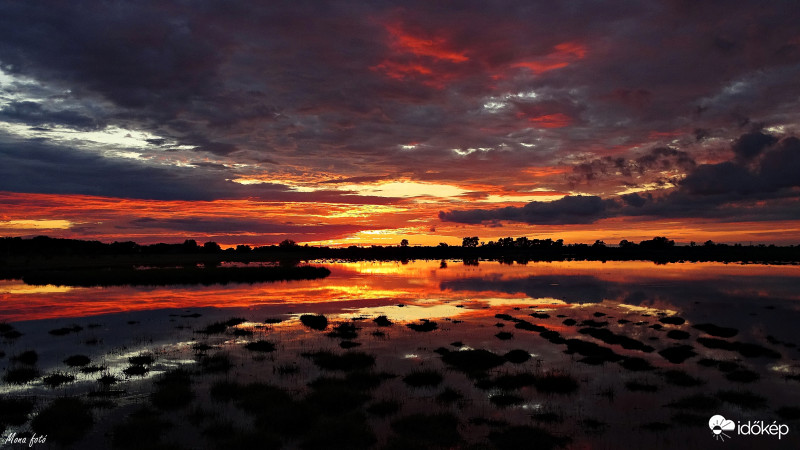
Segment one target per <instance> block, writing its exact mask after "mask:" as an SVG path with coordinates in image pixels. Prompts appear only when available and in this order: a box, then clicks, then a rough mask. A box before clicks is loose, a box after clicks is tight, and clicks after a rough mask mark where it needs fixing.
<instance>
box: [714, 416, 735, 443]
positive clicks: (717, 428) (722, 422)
mask: <svg viewBox="0 0 800 450" xmlns="http://www.w3.org/2000/svg"><path fill="white" fill-rule="evenodd" d="M708 428H711V432H712V433H713V436H714V439H719V440H720V441H722V442H725V438H730V436H728V435H727V434H725V431H733V430H734V429H736V424H735V423H733V421H732V420H727V419H726V418H724V417H722V416H720V415H719V414H717V415H716V416H712V417H711V418H710V419H708Z"/></svg>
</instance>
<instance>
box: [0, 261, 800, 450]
mask: <svg viewBox="0 0 800 450" xmlns="http://www.w3.org/2000/svg"><path fill="white" fill-rule="evenodd" d="M328 267H330V268H331V270H332V275H331V276H330V277H329V278H326V279H323V280H314V281H301V282H285V283H272V284H254V285H229V286H211V287H173V288H149V289H147V288H135V289H134V288H123V287H117V288H105V289H100V288H98V289H78V290H69V289H64V290H58V289H55V290H54V289H50V288H48V289H47V290H46V291H45V292H42V291H37V290H36V289H37V288H34V289H33V290H26V289H25V288H24V287H21V286H20V285H19V283H16V284H13V283H11V282H7V283H6V284H4V285H0V286H20V287H16V288H13V289H12V288H7V289H5V290H0V292H2V294H0V296H1V298H2V304H0V318H3V319H5V320H12V321H14V323H13V324H14V326H15V327H16V328H17V329H19V330H20V331H21V332H23V333H24V335H23V336H22V337H21V338H20V339H18V340H16V341H14V342H4V343H2V344H1V345H0V349H2V350H4V351H5V352H6V353H7V354H8V355H9V356H10V355H13V354H16V353H19V352H21V351H24V350H26V349H31V348H32V349H36V350H37V352H39V354H40V361H39V363H38V366H39V367H40V369H41V371H42V373H43V374H48V373H51V372H52V371H55V370H68V369H66V368H65V367H64V364H63V363H62V361H63V359H64V358H65V357H67V356H69V355H71V354H77V353H83V354H86V355H88V356H90V357H91V358H92V359H93V363H96V364H101V365H104V366H105V367H106V368H107V370H108V371H109V372H110V373H113V374H116V375H118V376H120V377H121V378H123V379H125V377H124V375H121V371H122V370H123V369H124V368H125V367H127V365H128V362H127V360H128V357H129V356H133V355H137V354H139V353H141V352H153V353H154V354H155V355H156V357H157V358H156V363H155V365H154V366H153V370H152V371H151V372H150V374H149V375H148V377H149V378H150V379H152V377H153V376H155V375H157V374H159V373H163V372H164V371H165V370H168V369H169V368H171V367H175V366H176V365H179V364H189V363H193V362H194V361H195V359H194V352H193V350H192V346H193V345H194V344H195V343H197V342H205V343H208V344H210V345H213V346H215V350H212V353H213V352H216V351H223V352H225V353H226V354H228V355H230V357H231V358H232V359H233V361H234V363H235V367H236V368H235V369H234V373H233V375H231V376H232V377H234V378H236V379H242V380H247V381H248V382H249V381H253V380H259V379H263V377H265V376H271V377H270V378H269V380H270V382H271V383H276V384H278V385H280V386H282V387H285V388H287V389H293V390H296V391H297V392H301V393H302V392H305V391H307V390H308V386H307V385H306V384H305V383H306V382H307V381H308V380H313V379H315V378H316V377H318V376H320V375H331V374H330V373H326V372H324V371H321V370H320V369H319V368H317V367H316V366H314V365H313V364H312V362H311V361H310V360H308V359H306V358H300V357H298V355H299V354H300V353H303V352H309V351H316V350H319V349H328V350H333V351H336V352H340V351H341V349H340V348H339V347H338V342H339V340H337V339H332V338H329V337H327V336H326V335H325V333H324V332H318V331H312V330H309V329H308V328H305V327H303V326H301V325H300V324H299V320H298V317H299V315H300V314H303V313H310V312H313V313H324V314H326V315H327V316H328V317H329V319H330V321H331V327H332V326H333V325H336V324H337V323H341V322H343V321H349V320H354V319H358V318H361V320H357V321H356V322H355V323H357V324H358V326H359V327H361V330H360V331H359V337H358V338H357V339H356V340H357V341H358V342H360V343H362V344H363V345H362V347H359V348H358V349H357V350H363V351H367V352H369V353H371V354H374V355H376V358H377V359H378V367H379V368H380V370H386V371H389V372H391V373H394V374H398V375H400V376H401V377H402V375H404V374H408V373H410V372H412V371H415V370H424V369H434V370H439V371H441V372H442V374H443V376H444V378H445V381H444V383H443V385H445V386H448V387H453V388H455V389H457V390H460V391H462V392H464V393H465V394H466V400H465V402H464V404H463V405H461V406H459V407H458V408H459V409H458V414H459V415H460V416H461V417H463V418H469V417H484V418H488V419H502V420H508V421H511V422H515V423H526V424H534V425H537V424H538V423H537V422H535V421H534V422H531V420H532V419H531V415H532V414H540V413H551V412H552V413H556V414H559V415H562V416H564V417H565V418H566V419H565V421H564V422H563V423H560V424H558V423H557V424H548V425H547V427H549V428H550V429H554V430H558V431H559V432H561V433H563V434H568V435H571V436H574V437H575V442H573V444H574V447H575V448H586V447H588V446H590V445H591V446H592V447H595V446H597V447H600V448H616V447H618V445H617V444H619V442H618V441H616V440H615V439H614V436H615V435H619V434H620V433H625V436H626V439H627V440H626V445H627V446H629V447H631V448H640V447H641V448H644V447H645V446H649V445H650V444H652V443H653V442H656V443H658V442H662V438H663V436H661V435H659V436H655V437H654V435H653V434H652V433H648V432H643V431H636V430H638V428H636V427H638V426H639V425H641V424H642V423H648V422H662V423H671V421H672V417H673V415H674V414H675V413H676V411H675V410H673V409H670V408H666V407H664V405H665V404H666V403H669V402H671V401H674V400H675V399H677V398H680V397H685V396H688V395H691V394H696V393H711V394H713V393H715V392H717V391H718V390H722V389H726V390H750V391H753V392H756V393H757V394H758V395H763V396H765V397H767V398H768V399H769V408H768V409H764V410H753V411H751V410H743V409H741V408H738V407H733V406H731V405H723V406H722V407H721V410H720V411H715V412H719V413H724V414H728V415H731V416H732V417H737V418H740V419H743V420H747V419H754V420H756V419H766V418H768V417H773V416H771V415H770V414H772V413H771V410H772V409H775V408H776V407H778V406H783V405H791V404H797V403H798V402H800V397H798V393H799V392H800V390H798V389H797V386H798V385H797V382H796V381H787V380H785V378H784V376H785V375H788V374H793V375H796V374H800V365H798V362H797V358H798V356H800V354H799V353H798V349H797V348H790V347H786V346H784V345H783V344H772V343H770V342H769V340H768V339H767V336H773V337H774V338H775V339H777V340H778V341H781V342H789V343H800V342H798V341H799V340H800V339H798V337H797V333H796V331H795V330H796V323H798V319H800V311H798V306H800V303H799V302H798V301H799V300H800V267H798V266H757V265H751V266H742V265H724V264H716V263H712V264H672V265H667V266H656V265H654V264H652V263H642V262H609V263H606V264H603V263H599V262H558V263H536V264H528V265H526V266H521V265H513V266H509V265H501V264H497V263H491V262H482V263H481V264H480V265H479V266H477V267H475V266H464V265H462V264H461V263H460V262H454V261H451V262H449V263H448V267H447V268H445V269H440V268H439V261H419V262H410V263H408V264H405V265H404V264H400V263H395V262H386V263H372V262H361V263H335V264H328ZM22 286H24V285H22ZM401 305H402V306H401ZM537 311H540V312H545V313H546V314H548V315H549V317H541V318H535V317H532V316H530V314H531V313H533V312H537ZM191 313H197V314H201V316H200V317H192V314H191ZM498 313H503V314H510V315H511V316H514V317H516V318H519V319H524V320H526V321H528V322H530V323H532V324H536V325H540V326H544V327H546V328H547V329H549V330H554V331H558V332H559V333H561V335H562V336H563V337H564V338H567V339H573V338H579V339H583V340H586V341H591V342H596V343H598V344H600V345H604V346H608V347H611V348H612V349H613V350H614V351H615V352H617V353H619V354H620V355H624V356H636V357H642V358H645V359H647V360H648V361H649V362H650V363H651V364H652V365H653V366H655V367H656V370H654V371H646V372H631V371H628V370H625V369H623V368H622V367H621V366H620V365H619V364H616V363H607V364H605V365H603V366H591V365H587V364H583V363H580V362H578V359H580V357H579V356H577V355H567V354H565V353H564V350H565V349H566V346H565V345H559V344H553V343H550V342H548V341H547V340H545V339H543V338H542V337H540V336H539V334H538V333H536V332H530V331H524V330H520V329H516V328H515V327H514V322H510V321H505V320H502V319H498V318H496V317H495V315H496V314H498ZM598 313H599V314H602V315H597V314H598ZM379 315H386V316H387V317H388V318H389V319H390V320H392V321H393V322H396V323H395V325H393V326H391V327H378V326H377V325H376V324H375V323H374V322H372V319H373V318H374V317H376V316H379ZM664 315H667V316H672V315H678V316H680V317H683V318H684V319H686V323H684V324H681V325H668V324H662V326H663V329H660V330H659V329H655V328H652V327H651V326H652V325H658V324H660V322H659V321H658V319H659V318H660V317H663V316H664ZM234 316H238V317H243V318H246V319H247V320H248V322H246V323H244V324H242V325H239V328H244V329H250V330H252V331H253V332H254V336H252V337H235V336H233V335H232V334H230V333H229V334H225V335H211V336H205V335H202V334H199V333H196V332H195V330H198V329H201V328H203V327H204V326H206V325H208V324H209V323H212V322H214V321H221V320H226V319H228V318H231V317H234ZM559 316H563V317H559ZM268 318H282V319H284V321H283V322H281V323H278V324H272V325H264V324H263V323H262V322H263V321H265V320H266V319H268ZM565 318H572V319H575V320H577V322H578V323H579V324H580V322H581V321H583V320H596V321H607V322H608V325H607V327H606V328H607V329H608V330H610V331H612V332H613V333H615V334H619V335H624V336H628V337H631V338H633V339H637V340H640V341H641V342H643V343H644V344H647V345H651V346H653V347H655V348H656V352H652V353H644V352H641V351H636V350H626V349H623V348H621V347H620V346H619V345H609V344H604V343H602V342H600V341H596V340H593V338H591V337H589V336H587V335H585V334H582V333H580V332H579V330H580V329H581V328H582V326H581V325H577V326H568V325H565V324H563V320H564V319H565ZM34 319H36V320H34ZM421 319H431V320H434V321H436V323H437V325H438V328H437V330H435V331H432V332H429V333H417V332H413V331H411V330H409V329H408V328H406V327H405V326H403V325H404V322H417V321H419V320H421ZM620 319H624V320H625V321H628V322H623V323H619V322H618V321H619V320H620ZM0 320H2V319H0ZM642 322H644V323H642ZM72 323H77V324H80V325H81V326H83V327H84V330H82V331H81V332H79V333H74V334H68V335H66V336H60V337H55V336H51V335H49V334H48V333H47V331H48V330H51V329H54V328H58V327H62V326H67V325H70V324H72ZM698 323H714V324H717V325H721V326H727V327H734V328H737V329H738V330H739V333H738V334H737V336H735V337H734V338H731V339H728V340H729V341H737V342H752V343H757V344H759V345H763V346H766V347H768V348H772V349H775V350H776V351H779V352H780V353H781V354H782V357H781V358H780V359H769V358H763V357H759V358H745V357H743V356H742V355H740V354H738V353H736V352H731V351H726V350H716V349H708V348H706V347H703V346H702V345H700V344H699V343H698V342H696V338H697V337H698V336H702V335H703V334H702V333H700V332H698V331H697V330H695V329H693V328H692V325H695V324H698ZM89 324H97V326H96V327H92V328H90V327H89V326H88V325H89ZM498 324H501V325H502V327H499V326H497V325H498ZM331 327H329V328H328V330H326V331H330V329H331ZM668 330H683V331H686V332H689V333H690V335H691V338H690V339H689V340H685V341H682V340H672V339H670V338H668V337H667V336H666V333H667V331H668ZM376 331H380V332H382V333H384V335H383V336H377V335H373V332H376ZM500 331H505V332H510V333H512V334H513V338H512V339H510V340H501V339H498V338H497V337H496V336H495V335H496V334H497V333H498V332H500ZM257 339H268V340H271V341H274V342H276V343H277V344H278V350H277V351H276V352H275V353H274V354H270V355H269V357H266V358H262V359H258V357H257V356H255V355H253V354H252V353H250V352H248V351H246V350H244V349H243V344H244V343H245V342H248V341H252V340H257ZM90 340H96V341H97V342H98V343H97V344H94V345H87V344H86V342H87V341H90ZM455 341H460V342H462V343H463V344H464V347H463V348H467V349H468V348H475V349H486V350H490V351H492V352H495V353H497V354H504V353H505V352H508V351H509V350H512V349H524V350H525V351H526V352H528V353H530V354H532V355H534V357H533V359H532V360H531V361H529V362H528V363H525V364H523V365H521V366H516V365H512V364H510V363H506V364H504V365H503V366H501V367H500V368H499V369H497V370H496V372H495V375H499V374H504V373H516V372H519V371H522V370H528V371H531V370H532V371H547V370H560V371H564V372H566V373H569V374H571V375H573V376H574V377H575V378H576V379H578V380H579V382H580V385H581V387H580V390H579V393H578V394H575V395H566V396H559V395H553V394H543V393H540V392H538V391H536V389H534V388H533V387H525V388H522V389H520V390H518V391H516V393H517V394H518V395H520V396H522V397H524V399H525V401H524V402H523V403H522V404H521V405H518V406H514V407H509V408H505V409H496V408H493V407H491V406H490V405H489V403H488V401H489V400H488V399H489V398H490V397H492V396H493V395H497V394H498V393H500V392H501V391H499V390H498V389H488V390H481V389H477V388H476V387H475V386H474V381H473V380H471V379H469V378H468V377H466V376H465V375H464V374H462V373H460V372H458V371H455V370H452V369H449V368H447V367H446V366H445V365H444V364H443V363H442V361H441V357H440V356H439V354H437V353H436V352H435V351H434V350H436V349H439V348H441V347H444V348H447V349H449V350H451V351H457V349H456V347H454V346H452V345H451V343H453V342H455ZM682 344H688V345H692V346H693V347H694V350H695V351H696V352H697V353H698V356H696V357H694V358H692V359H690V360H688V361H687V362H685V363H682V364H672V363H670V362H668V361H666V360H665V359H664V358H662V357H661V356H660V355H659V354H658V353H657V351H658V350H661V349H663V348H668V347H670V346H673V345H682ZM701 358H714V359H721V360H729V361H736V362H737V363H738V364H740V365H742V366H743V367H746V368H748V369H749V370H753V371H755V372H756V373H758V374H759V375H760V376H761V380H760V381H758V382H757V383H753V384H744V385H743V384H735V383H732V382H730V381H728V380H726V379H725V374H724V373H722V372H720V371H718V370H716V369H713V368H707V367H701V366H700V365H699V364H697V363H696V361H698V360H700V359H701ZM9 364H10V362H9V357H8V356H7V357H6V358H3V359H0V366H1V367H0V369H2V370H5V368H6V367H8V366H9ZM289 365H292V366H297V367H298V370H299V372H298V375H296V376H289V377H275V376H274V375H272V374H274V372H273V370H274V368H276V367H281V366H289ZM670 369H680V370H683V371H685V372H687V373H688V374H690V375H692V376H696V377H699V378H701V379H702V380H704V381H705V382H706V384H704V385H703V386H700V387H693V388H686V387H679V386H672V385H669V384H665V382H664V377H663V375H662V374H661V372H660V371H663V370H670ZM265 374H266V375H265ZM97 376H99V374H93V375H89V376H80V375H79V376H78V382H76V383H73V384H70V385H67V386H65V387H61V388H59V389H57V390H55V391H53V390H49V389H47V388H45V387H43V385H42V383H41V382H40V381H39V382H36V383H34V384H32V385H27V386H23V387H17V386H8V385H0V393H3V392H6V393H7V392H19V393H23V392H27V393H37V394H39V395H46V396H56V395H61V394H79V393H81V392H85V391H86V390H88V389H94V387H95V385H96V382H95V381H94V380H95V379H96V377H97ZM401 377H398V378H395V379H392V380H390V381H387V382H386V383H384V384H383V385H381V387H380V388H379V389H378V390H377V391H376V392H375V396H376V398H402V399H403V402H404V406H403V408H404V410H406V411H428V410H429V408H430V407H431V406H430V405H431V403H430V399H431V397H432V396H434V395H435V394H436V393H437V392H438V391H439V390H441V389H431V388H424V389H408V388H407V387H406V386H405V385H404V384H403V382H402V381H401ZM630 381H636V382H642V383H647V384H655V385H658V386H659V387H660V390H659V392H658V393H656V394H648V393H640V392H631V391H629V390H628V389H626V388H625V387H624V383H626V382H630ZM199 383H201V385H199V386H198V387H197V388H196V389H197V390H198V391H199V390H200V389H201V386H202V383H210V381H209V380H201V381H200V382H199ZM122 385H123V387H124V389H126V390H128V391H129V394H128V396H129V397H131V398H136V396H137V395H141V393H142V390H143V389H146V387H147V379H144V380H142V379H139V378H132V379H129V380H126V381H124V382H123V384H122ZM205 387H206V388H207V387H208V386H207V385H206V386H205ZM132 401H134V400H132ZM437 408H444V407H441V406H437ZM700 415H705V412H703V413H700ZM585 418H594V419H600V420H602V421H603V422H605V423H606V424H607V430H606V431H605V432H604V433H603V434H602V435H588V434H582V433H584V430H581V426H580V425H579V424H580V421H581V420H583V419H585ZM706 420H707V417H706ZM631 424H634V427H633V430H634V431H631V429H632V428H631V427H632V425H631ZM382 426H384V428H385V424H384V425H382ZM471 430H472V431H470V432H476V431H475V429H474V428H471ZM484 431H485V430H484ZM481 432H483V431H481ZM669 433H672V434H671V436H673V437H676V436H680V437H681V438H682V439H684V438H686V436H690V438H688V439H689V441H690V442H697V443H698V447H699V448H704V447H705V445H704V444H701V443H703V442H704V441H703V440H702V439H705V438H707V436H706V434H707V433H708V429H707V428H706V429H704V428H702V427H681V428H673V429H672V430H671V431H670V432H669ZM692 439H696V440H695V441H693V440H692ZM730 444H731V445H729V443H728V442H726V443H725V445H726V447H730V448H746V447H742V445H745V444H746V443H742V442H741V440H740V442H739V443H736V442H732V443H730ZM737 445H738V446H739V447H736V446H737ZM656 447H658V445H656ZM688 448H691V445H689V447H688Z"/></svg>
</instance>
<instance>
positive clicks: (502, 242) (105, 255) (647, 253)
mask: <svg viewBox="0 0 800 450" xmlns="http://www.w3.org/2000/svg"><path fill="white" fill-rule="evenodd" d="M314 259H343V260H411V259H462V260H464V261H467V262H471V263H473V262H476V261H478V260H482V259H483V260H499V261H502V262H517V263H526V262H528V261H554V260H650V261H655V262H678V261H721V262H745V263H746V262H761V263H796V262H800V245H789V246H776V245H766V244H757V245H741V244H733V245H730V244H722V243H714V242H713V241H706V242H705V243H703V244H697V243H695V242H691V243H690V244H689V245H676V244H675V241H674V240H671V239H669V238H667V237H664V236H657V237H655V238H653V239H649V240H644V241H640V242H638V243H636V242H632V241H628V240H626V239H623V240H621V241H620V242H619V243H618V244H617V245H607V244H606V243H605V242H603V241H600V240H596V241H595V242H594V243H592V244H584V243H575V244H565V243H564V241H563V240H562V239H557V240H553V239H531V238H528V237H517V238H513V237H505V238H500V239H498V240H496V241H488V242H482V241H480V239H479V238H478V237H477V236H467V237H464V238H463V240H462V245H460V246H458V245H448V244H446V243H440V244H439V245H437V246H412V245H409V242H408V240H406V239H403V240H402V241H400V242H399V243H398V245H393V246H379V245H371V246H357V245H352V246H349V247H343V248H334V247H318V246H309V245H299V244H297V243H296V242H294V241H292V240H290V239H286V240H284V241H282V242H280V243H279V244H277V245H265V246H256V247H251V246H249V245H238V246H236V247H232V248H228V249H222V248H221V246H220V245H219V244H217V243H216V242H213V241H209V242H205V243H203V244H198V243H197V242H196V241H194V240H191V239H188V240H185V241H184V242H183V243H178V244H166V243H159V244H150V245H142V244H137V243H135V242H132V241H126V242H113V243H103V242H99V241H84V240H75V239H61V238H51V237H47V236H38V237H34V238H29V239H23V238H19V237H6V238H0V269H3V270H5V271H8V270H11V269H13V266H14V265H17V266H20V267H25V265H26V264H28V265H33V266H39V267H41V266H42V265H44V266H48V265H50V266H57V265H58V264H62V263H69V264H71V265H72V266H73V267H77V266H81V267H96V266H119V265H132V264H133V265H135V264H148V265H152V266H159V265H181V264H185V265H193V264H197V263H202V264H205V265H206V266H208V267H213V266H214V265H215V264H219V263H220V262H222V261H240V262H249V261H272V260H274V261H282V262H283V264H284V265H292V264H294V263H296V262H299V261H303V260H314Z"/></svg>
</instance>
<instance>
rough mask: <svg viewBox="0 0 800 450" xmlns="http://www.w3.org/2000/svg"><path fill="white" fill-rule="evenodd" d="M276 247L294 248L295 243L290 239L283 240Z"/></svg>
mask: <svg viewBox="0 0 800 450" xmlns="http://www.w3.org/2000/svg"><path fill="white" fill-rule="evenodd" d="M278 247H280V248H295V247H297V242H295V241H293V240H291V239H284V240H282V241H281V243H280V244H278Z"/></svg>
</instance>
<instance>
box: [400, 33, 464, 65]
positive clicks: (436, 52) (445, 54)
mask: <svg viewBox="0 0 800 450" xmlns="http://www.w3.org/2000/svg"><path fill="white" fill-rule="evenodd" d="M385 28H386V31H388V32H389V34H390V35H391V36H392V47H393V50H395V51H396V52H398V53H413V54H414V55H417V56H427V57H431V58H434V59H439V60H444V61H450V62H454V63H460V62H465V61H469V58H467V57H466V56H464V53H463V52H461V53H459V52H456V51H453V50H450V49H448V48H447V47H448V45H447V41H446V40H445V39H444V38H441V37H433V38H430V39H426V38H420V37H417V36H412V35H411V34H409V33H407V32H406V31H405V30H403V28H402V27H401V26H400V25H399V24H391V25H385Z"/></svg>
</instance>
